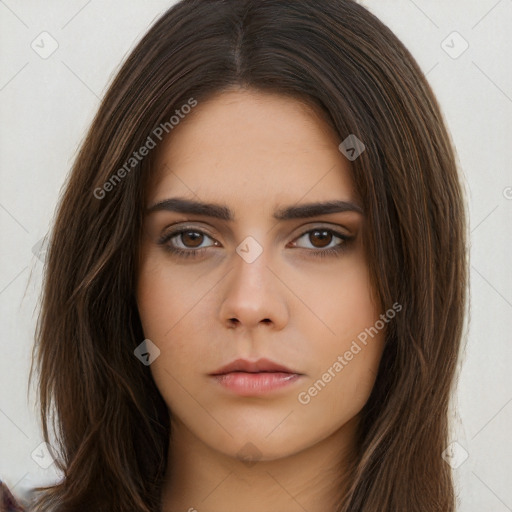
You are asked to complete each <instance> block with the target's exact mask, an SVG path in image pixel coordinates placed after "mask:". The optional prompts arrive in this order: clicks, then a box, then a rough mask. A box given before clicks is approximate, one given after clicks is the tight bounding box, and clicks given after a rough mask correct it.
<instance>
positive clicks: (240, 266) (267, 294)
mask: <svg viewBox="0 0 512 512" xmlns="http://www.w3.org/2000/svg"><path fill="white" fill-rule="evenodd" d="M233 260H234V261H233V267H232V269H231V271H230V272H229V274H228V276H227V278H226V280H225V282H224V287H223V290H222V304H221V308H220V312H219V314H220V320H221V322H222V323H223V324H224V325H225V326H226V327H227V328H230V329H233V328H236V327H238V328H241V327H245V328H248V329H250V328H254V327H257V326H258V325H259V324H267V325H269V326H270V327H272V328H273V329H274V330H280V329H282V328H283V327H284V326H285V325H286V323H287V322H288V317H289V308H288V304H287V302H286V296H285V292H286V286H285V285H284V284H283V283H282V282H281V281H280V279H279V275H278V273H277V272H276V271H275V270H272V269H271V268H269V266H268V259H267V257H266V252H265V251H263V253H262V254H261V255H260V256H259V257H258V258H257V259H256V260H255V261H253V262H252V263H248V262H247V261H244V259H243V258H241V257H240V256H239V255H238V254H235V255H234V257H233ZM288 293H289V292H288Z"/></svg>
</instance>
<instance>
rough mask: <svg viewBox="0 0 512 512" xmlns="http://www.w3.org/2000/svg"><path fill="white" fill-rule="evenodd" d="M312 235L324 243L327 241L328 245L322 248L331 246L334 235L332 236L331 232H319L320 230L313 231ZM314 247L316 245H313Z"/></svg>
mask: <svg viewBox="0 0 512 512" xmlns="http://www.w3.org/2000/svg"><path fill="white" fill-rule="evenodd" d="M311 235H312V236H313V237H317V238H319V239H320V241H324V242H325V241H327V243H324V244H323V245H320V247H324V246H326V245H329V243H330V238H332V234H331V233H329V231H319V230H317V231H312V232H311ZM310 238H311V237H310ZM313 245H315V244H314V243H313Z"/></svg>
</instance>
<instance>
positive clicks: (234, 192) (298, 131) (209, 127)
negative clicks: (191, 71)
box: [148, 90, 355, 206]
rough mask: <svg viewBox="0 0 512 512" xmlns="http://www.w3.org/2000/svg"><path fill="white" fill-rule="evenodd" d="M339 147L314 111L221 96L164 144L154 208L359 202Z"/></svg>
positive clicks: (289, 103)
mask: <svg viewBox="0 0 512 512" xmlns="http://www.w3.org/2000/svg"><path fill="white" fill-rule="evenodd" d="M339 142H340V140H339V137H338V135H337V134H336V133H334V131H333V130H332V129H331V127H330V126H329V125H328V124H327V123H326V122H325V121H324V120H323V119H322V118H321V116H320V115H319V114H318V113H317V112H316V111H315V109H314V108H311V107H310V106H309V105H306V104H304V103H303V102H301V101H299V100H296V99H294V98H290V97H287V96H283V95H278V94H274V93H266V92H259V91H254V90H233V91H228V92H222V93H219V94H217V95H215V96H213V97H212V98H211V99H209V100H207V101H205V102H202V103H199V104H198V105H197V106H196V107H195V108H194V109H193V111H192V112H191V113H190V114H188V115H187V116H186V117H185V118H184V119H183V120H182V121H181V122H180V123H179V125H178V126H176V127H175V128H174V129H173V131H172V132H171V133H170V134H169V136H168V137H167V138H166V139H164V141H163V142H162V143H161V145H160V147H159V150H158V154H157V158H156V161H155V167H154V175H153V180H152V183H151V185H150V193H149V197H148V203H151V202H156V201H158V200H162V199H165V198H166V197H168V196H169V195H170V194H177V195H188V196H190V194H191V193H193V194H197V195H199V196H201V198H202V199H205V200H212V201H219V200H221V199H225V200H226V201H228V200H231V201H232V200H234V199H237V200H240V201H244V202H246V204H247V205H249V204H250V205H251V206H256V205H257V204H261V201H264V202H265V203H267V202H268V201H269V200H271V199H272V200H275V199H277V198H279V197H281V198H282V199H283V200H286V199H285V198H287V200H288V201H291V200H295V201H298V200H300V199H301V198H302V197H304V198H305V199H308V200H317V199H332V198H335V197H337V198H342V199H347V200H349V199H354V198H355V190H354V187H353V183H352V178H351V169H350V163H349V162H348V160H347V159H346V158H345V157H344V156H343V155H342V154H341V153H340V152H339V150H338V145H339ZM306 196H307V197H306Z"/></svg>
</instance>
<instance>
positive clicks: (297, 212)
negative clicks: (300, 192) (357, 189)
mask: <svg viewBox="0 0 512 512" xmlns="http://www.w3.org/2000/svg"><path fill="white" fill-rule="evenodd" d="M162 210H165V211H171V212H178V213H188V214H196V215H204V216H207V217H214V218H216V219H220V220H225V221H234V220H235V215H234V213H233V211H232V210H230V209H229V208H228V207H227V206H223V205H219V204H212V203H203V202H200V201H194V200H191V199H184V198H178V197H175V198H171V199H164V200H163V201H159V202H158V203H156V204H154V205H153V206H151V207H149V208H147V210H146V212H147V213H148V214H149V213H153V212H157V211H162ZM342 212H356V213H360V214H363V209H362V208H361V207H360V206H359V205H358V204H355V203H352V202H350V201H339V200H333V201H325V202H319V203H306V204H302V205H298V206H297V205H292V206H288V207H286V208H282V209H279V210H277V211H276V212H275V213H274V219H276V220H292V219H306V218H309V217H317V216H319V215H326V214H329V213H342Z"/></svg>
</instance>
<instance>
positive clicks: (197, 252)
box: [157, 227, 354, 258]
mask: <svg viewBox="0 0 512 512" xmlns="http://www.w3.org/2000/svg"><path fill="white" fill-rule="evenodd" d="M320 230H322V231H326V232H328V233H330V234H332V235H334V236H336V237H337V238H341V240H342V242H340V243H339V244H338V245H337V246H335V247H331V248H330V249H318V250H315V249H305V250H306V251H309V252H311V253H312V255H313V256H315V257H320V258H325V257H328V256H341V254H342V253H343V252H344V251H345V250H346V249H347V245H348V243H349V242H350V241H352V240H353V238H354V237H351V236H348V235H344V234H342V233H339V232H338V231H335V230H333V229H329V228H323V227H319V228H313V229H309V230H308V231H305V232H303V233H302V234H301V235H299V236H298V237H296V238H295V239H294V240H297V239H299V238H302V237H303V236H304V235H307V234H308V233H312V232H313V231H320ZM189 232H192V233H196V234H201V235H204V236H207V237H208V238H212V237H211V236H210V235H208V234H207V233H205V232H203V231H201V230H200V229H196V228H182V229H179V230H177V231H173V232H171V233H166V234H164V235H162V237H161V238H160V239H159V240H158V241H157V243H158V245H160V246H163V248H164V250H165V251H167V252H170V253H172V254H174V255H176V256H178V257H180V258H198V257H200V256H202V255H203V254H204V252H205V251H206V250H207V249H208V248H209V247H212V246H208V247H202V248H200V249H180V248H179V247H172V246H171V245H169V244H168V242H169V241H170V240H171V239H173V238H175V237H176V236H178V235H181V234H183V233H189ZM212 239H213V238H212ZM299 249H301V247H299ZM302 249H303V248H302Z"/></svg>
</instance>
